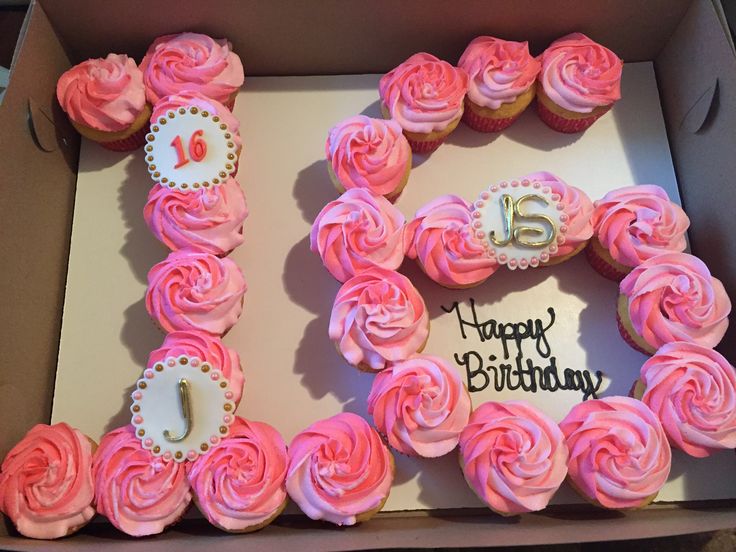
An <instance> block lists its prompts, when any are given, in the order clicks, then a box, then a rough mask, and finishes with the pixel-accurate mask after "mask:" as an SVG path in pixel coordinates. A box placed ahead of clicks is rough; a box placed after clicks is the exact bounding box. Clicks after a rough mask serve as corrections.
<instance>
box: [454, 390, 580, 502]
mask: <svg viewBox="0 0 736 552" xmlns="http://www.w3.org/2000/svg"><path fill="white" fill-rule="evenodd" d="M460 458H461V465H462V468H463V474H464V475H465V480H466V481H467V482H468V484H469V485H470V487H471V488H472V489H473V490H474V491H475V493H476V494H477V495H478V497H479V498H480V499H481V500H483V502H485V503H486V504H488V506H490V507H491V508H492V509H493V510H495V511H496V512H499V513H502V514H506V515H515V514H521V513H524V512H536V511H539V510H542V509H544V508H546V506H547V504H549V501H550V500H551V499H552V497H553V496H554V494H555V492H556V491H557V489H558V488H559V487H560V485H561V484H562V482H563V481H564V480H565V476H566V475H567V458H568V451H567V445H566V444H565V438H564V436H563V435H562V431H560V428H559V427H558V426H557V424H556V423H555V422H554V421H552V420H551V419H550V418H548V417H547V416H545V415H544V414H543V413H542V412H540V411H539V410H537V409H536V408H534V407H532V406H530V405H529V404H527V403H525V402H522V401H507V402H494V401H489V402H486V403H483V404H482V405H480V406H479V407H478V408H476V409H475V410H474V411H473V413H472V414H471V416H470V421H469V422H468V425H467V427H466V428H465V429H464V430H463V432H462V433H461V434H460Z"/></svg>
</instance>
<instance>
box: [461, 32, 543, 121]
mask: <svg viewBox="0 0 736 552" xmlns="http://www.w3.org/2000/svg"><path fill="white" fill-rule="evenodd" d="M457 64H458V67H460V68H461V69H464V70H465V72H466V73H467V74H468V77H469V81H468V99H470V101H472V102H473V103H474V104H476V105H480V106H483V107H488V108H490V109H498V108H500V107H501V105H503V104H505V103H512V102H514V101H516V99H517V98H518V97H519V96H520V95H521V94H523V93H524V92H526V91H527V90H528V89H529V87H530V86H531V85H532V84H534V81H535V80H536V78H537V75H538V74H539V69H540V67H541V64H540V63H539V61H538V60H537V59H536V58H535V57H533V56H532V55H531V54H530V53H529V44H528V43H527V42H514V41H512V40H502V39H500V38H495V37H492V36H479V37H477V38H475V39H473V41H472V42H471V43H470V44H468V47H467V48H465V51H464V52H463V55H462V56H461V57H460V61H459V62H458V63H457Z"/></svg>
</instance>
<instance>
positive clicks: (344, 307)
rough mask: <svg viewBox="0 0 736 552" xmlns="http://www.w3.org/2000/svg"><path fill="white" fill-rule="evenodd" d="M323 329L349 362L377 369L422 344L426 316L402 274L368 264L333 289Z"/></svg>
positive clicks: (405, 355) (416, 292)
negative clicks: (339, 286) (330, 311)
mask: <svg viewBox="0 0 736 552" xmlns="http://www.w3.org/2000/svg"><path fill="white" fill-rule="evenodd" d="M328 333H329V336H330V339H332V340H333V341H334V342H335V343H336V344H337V348H338V350H339V351H340V353H341V354H342V355H343V356H344V357H345V360H347V361H348V362H349V363H350V364H352V365H354V366H357V365H359V364H364V365H367V366H368V367H369V368H370V369H372V370H382V369H383V368H385V366H386V363H387V362H389V361H397V360H403V359H405V358H408V357H409V356H411V355H412V354H414V353H416V352H417V351H419V350H420V349H421V348H422V347H423V346H424V343H425V342H426V341H427V336H428V335H429V316H428V314H427V307H426V306H425V305H424V300H423V299H422V296H421V295H420V294H419V292H418V291H417V290H416V288H415V287H414V286H413V285H412V283H411V282H410V281H409V279H408V278H407V277H406V276H403V275H401V274H399V273H398V272H394V271H392V270H384V269H382V268H371V269H368V270H366V271H364V272H361V273H360V274H358V275H357V276H353V277H352V278H351V279H350V280H348V281H347V282H345V283H344V284H343V286H342V287H341V288H340V290H339V291H338V292H337V296H336V297H335V302H334V304H333V305H332V314H331V316H330V325H329V330H328Z"/></svg>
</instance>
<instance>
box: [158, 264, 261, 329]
mask: <svg viewBox="0 0 736 552" xmlns="http://www.w3.org/2000/svg"><path fill="white" fill-rule="evenodd" d="M247 289H248V286H247V285H246V283H245V278H244V277H243V273H242V272H241V271H240V268H238V265H236V264H235V263H234V262H233V261H231V260H230V259H228V258H222V259H221V258H219V257H215V256H214V255H210V254H209V253H193V252H188V251H175V252H173V253H171V254H169V256H168V257H166V259H165V260H163V261H161V262H160V263H158V264H156V265H154V266H153V268H151V270H150V271H149V272H148V290H147V291H146V309H147V310H148V314H150V315H151V317H152V318H153V319H154V320H155V321H156V322H158V324H159V325H160V326H161V328H163V329H164V330H165V331H167V332H174V331H177V330H201V331H204V332H207V333H210V334H213V335H223V334H224V333H225V332H227V331H228V330H229V329H230V328H231V327H232V326H233V325H234V324H235V323H236V322H237V321H238V318H239V317H240V313H241V312H242V310H243V295H245V291H246V290H247Z"/></svg>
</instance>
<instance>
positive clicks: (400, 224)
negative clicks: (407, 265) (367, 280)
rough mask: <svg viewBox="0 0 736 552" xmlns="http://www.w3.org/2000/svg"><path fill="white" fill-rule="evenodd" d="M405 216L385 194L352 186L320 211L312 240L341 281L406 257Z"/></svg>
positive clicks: (391, 265) (392, 266) (393, 264)
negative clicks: (383, 195) (375, 193)
mask: <svg viewBox="0 0 736 552" xmlns="http://www.w3.org/2000/svg"><path fill="white" fill-rule="evenodd" d="M405 222H406V221H405V219H404V215H402V214H401V211H399V210H398V209H397V208H396V207H394V206H393V205H391V203H390V202H389V201H388V200H387V199H386V198H384V197H381V196H375V195H373V194H371V193H370V192H369V191H368V190H364V189H362V188H353V189H352V190H348V191H347V192H345V193H344V194H342V195H341V196H340V197H339V198H338V199H336V200H335V201H331V202H329V203H328V204H327V205H325V207H324V208H323V209H322V211H320V213H319V215H317V218H316V219H315V221H314V224H313V225H312V231H311V233H310V235H309V243H310V247H311V249H312V251H314V252H315V253H319V256H320V257H321V258H322V262H323V263H324V265H325V268H327V270H328V271H329V272H330V274H332V275H333V276H334V277H335V278H337V280H339V281H340V282H344V281H346V280H347V279H349V278H351V277H352V276H354V275H356V274H358V273H360V272H362V271H364V270H368V269H369V268H373V267H381V268H386V269H389V270H394V269H396V268H399V265H401V262H402V261H403V260H404V223H405Z"/></svg>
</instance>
